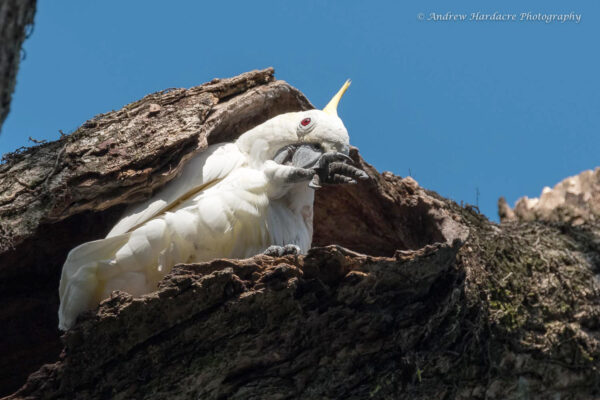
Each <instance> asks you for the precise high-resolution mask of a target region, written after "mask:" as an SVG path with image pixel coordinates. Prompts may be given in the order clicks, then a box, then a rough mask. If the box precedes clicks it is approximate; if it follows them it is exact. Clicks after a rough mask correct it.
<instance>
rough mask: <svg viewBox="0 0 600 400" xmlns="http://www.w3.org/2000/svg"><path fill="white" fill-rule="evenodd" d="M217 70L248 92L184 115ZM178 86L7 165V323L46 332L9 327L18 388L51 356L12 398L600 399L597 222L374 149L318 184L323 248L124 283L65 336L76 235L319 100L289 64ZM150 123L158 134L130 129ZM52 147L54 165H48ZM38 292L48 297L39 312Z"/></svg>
mask: <svg viewBox="0 0 600 400" xmlns="http://www.w3.org/2000/svg"><path fill="white" fill-rule="evenodd" d="M251 77H252V78H251ZM259 77H262V78H259ZM215 85H217V86H218V87H221V88H224V87H228V88H232V87H235V88H237V89H235V90H233V89H229V91H228V90H224V89H222V91H219V93H228V94H227V95H226V96H223V97H219V96H217V97H218V99H217V100H213V101H214V104H212V105H211V106H210V107H211V108H210V110H211V111H209V112H207V114H206V116H205V117H204V120H203V122H198V124H197V126H195V128H194V129H192V132H190V131H188V130H186V129H184V128H185V127H186V126H187V125H188V124H190V123H191V122H193V121H191V119H186V118H185V117H182V119H183V121H182V120H180V119H178V118H175V117H173V114H175V115H189V116H190V117H189V118H191V115H196V116H197V115H198V113H197V112H195V113H194V112H189V113H188V111H187V110H194V109H195V108H194V107H198V103H199V102H198V101H195V100H194V99H200V98H202V96H205V95H206V94H202V93H213V92H210V90H209V88H214V87H215ZM170 93H173V92H170ZM170 93H161V94H154V95H151V96H148V97H146V98H145V99H143V100H141V101H140V102H138V103H134V104H135V106H133V105H130V106H127V107H125V108H124V109H123V110H121V111H118V112H115V113H110V114H105V115H103V116H99V117H97V118H94V119H93V120H92V122H91V124H92V125H90V122H89V121H88V123H86V124H85V125H84V127H82V128H81V129H80V130H78V131H77V132H75V133H74V134H73V135H71V136H69V137H68V138H63V139H62V140H61V141H59V142H57V143H49V144H47V145H44V146H39V147H36V148H34V149H32V150H29V151H28V152H27V153H25V154H18V155H13V156H10V157H9V160H8V162H7V163H6V164H5V165H3V166H2V168H4V169H3V170H2V172H3V173H4V175H2V176H3V178H2V179H3V181H1V182H0V190H2V188H5V187H6V188H8V189H6V190H5V191H4V192H2V191H0V193H4V194H7V193H9V194H10V193H16V194H13V195H12V196H14V198H13V200H11V201H10V202H6V203H4V205H3V207H5V208H3V209H0V210H14V211H12V212H6V213H5V214H3V221H6V222H5V226H6V230H5V232H6V239H5V240H6V241H5V243H8V244H7V247H6V248H7V249H9V250H7V251H5V253H4V254H3V255H1V256H0V257H3V258H2V261H5V260H9V262H2V263H0V265H1V266H2V269H1V270H0V275H1V276H2V282H11V284H6V289H10V290H9V291H8V292H6V293H9V294H8V295H5V298H3V299H2V301H3V303H4V304H6V303H8V304H12V306H11V307H12V308H11V307H9V308H7V309H8V310H12V314H10V312H5V315H4V316H3V318H4V319H3V321H2V324H3V329H4V330H8V331H9V332H10V329H11V323H12V322H11V321H14V320H17V319H18V320H20V321H21V324H22V327H27V328H28V329H29V331H23V330H22V329H21V328H18V329H17V330H15V331H14V332H16V333H15V334H14V335H13V336H14V337H17V336H19V335H18V334H19V333H22V332H26V334H25V335H23V334H21V335H20V336H19V337H18V339H16V338H13V336H10V335H9V336H8V337H9V338H13V339H11V340H13V342H12V347H11V346H6V347H5V348H3V349H2V351H3V352H4V354H8V355H9V356H10V357H12V360H13V361H12V362H11V363H10V364H9V363H6V364H4V365H3V366H2V369H1V371H2V373H3V376H9V375H6V374H10V373H11V372H12V371H11V369H19V368H21V370H19V372H20V373H21V381H20V382H19V381H18V379H13V380H12V381H10V380H6V381H5V382H9V383H11V384H12V385H13V387H14V385H15V384H16V383H17V382H19V383H22V382H23V380H24V378H23V374H24V372H25V371H26V370H31V369H33V368H34V363H29V365H28V366H27V368H22V365H24V364H26V363H27V362H28V360H30V359H32V357H36V356H37V357H39V358H38V361H37V363H38V365H39V364H40V363H41V362H43V361H47V362H50V363H49V364H47V365H45V366H43V367H41V368H39V370H37V372H35V373H33V374H32V375H31V376H30V377H29V378H28V380H27V382H26V383H25V385H24V386H23V387H22V388H21V389H20V390H18V391H17V392H16V393H14V394H13V395H11V396H10V397H9V398H11V399H73V398H80V399H106V398H115V399H132V398H144V399H161V398H173V399H179V398H181V399H187V398H206V399H230V398H231V399H293V398H302V399H338V398H340V399H342V398H343V399H346V398H348V399H369V398H381V399H538V398H539V399H547V398H560V399H588V398H597V397H599V396H600V386H599V382H600V372H599V369H598V368H599V367H600V363H599V361H598V360H600V324H599V323H598V321H599V319H598V318H599V317H600V281H599V280H598V278H597V276H598V274H599V272H600V253H599V252H600V226H598V225H597V224H596V222H595V221H596V220H589V221H587V220H586V221H584V222H583V223H582V224H579V225H577V226H574V225H572V224H569V223H566V222H564V221H560V222H536V221H532V222H523V221H509V222H506V223H504V224H502V225H496V224H493V223H491V222H489V221H488V220H487V219H485V218H484V217H483V216H482V215H480V214H479V213H478V212H477V211H476V210H475V209H473V208H471V207H469V206H467V207H465V208H462V207H459V206H458V205H457V204H455V203H454V202H452V201H450V200H447V199H444V198H442V197H440V196H438V195H437V194H436V193H434V192H430V191H427V190H425V189H423V188H421V187H420V186H419V185H418V184H417V183H416V182H415V181H414V180H413V179H411V178H404V179H402V178H400V177H397V176H394V175H393V174H390V173H383V174H379V173H378V172H377V171H376V170H375V169H373V168H372V167H371V166H370V165H368V164H367V163H365V162H364V161H363V160H362V159H361V158H360V156H359V154H358V152H357V150H356V149H353V150H352V152H351V156H352V157H353V159H354V160H355V162H356V163H357V164H359V165H360V166H361V168H363V169H364V170H365V171H366V172H367V173H368V174H369V176H370V177H371V179H370V180H369V181H366V182H361V183H359V184H358V185H354V186H329V187H325V188H323V189H320V190H319V191H317V197H316V202H315V237H314V243H313V245H314V246H315V247H314V248H313V249H312V250H311V251H310V252H309V254H307V255H306V256H299V257H290V256H288V257H283V258H271V257H267V256H256V257H254V258H251V259H247V260H215V261H212V262H209V263H202V264H193V265H179V266H177V267H175V268H174V270H173V272H172V273H171V274H170V275H169V276H167V277H166V278H165V279H164V280H163V281H162V282H161V284H160V287H159V288H158V290H157V291H156V292H154V293H151V294H148V295H146V296H143V297H141V298H132V297H131V296H129V295H128V294H126V293H121V292H115V293H114V294H113V296H112V297H111V298H110V299H108V300H106V301H104V302H103V303H102V304H101V305H100V306H99V308H98V309H96V310H93V311H90V312H88V313H85V314H84V315H82V317H81V318H80V319H79V322H78V323H77V324H76V325H75V327H74V328H73V329H71V330H70V331H69V332H67V333H66V334H65V335H64V336H63V337H62V338H61V341H60V342H59V341H58V334H57V332H56V330H55V326H56V322H57V321H56V317H55V315H56V309H57V299H56V297H57V295H56V288H57V286H58V276H59V272H60V267H61V265H62V261H64V257H65V255H66V253H67V251H68V250H69V249H70V248H71V247H72V246H73V245H75V244H77V243H79V242H82V241H85V240H89V239H91V238H93V237H99V236H102V234H104V233H105V232H106V231H107V230H108V229H110V227H111V226H112V224H113V223H114V222H115V219H116V218H117V215H118V212H119V211H120V210H121V208H122V206H121V205H122V203H126V202H131V201H136V200H139V199H141V198H144V197H146V196H148V195H149V194H150V193H151V191H152V190H153V189H155V188H157V187H159V186H161V185H163V184H164V183H165V182H166V181H168V180H169V179H172V178H173V177H174V176H175V173H176V172H173V171H172V170H173V169H175V170H179V169H180V168H181V165H182V163H184V162H185V161H186V160H187V159H188V158H189V157H190V156H191V155H192V154H195V152H197V151H201V149H202V148H203V146H205V144H206V143H207V142H213V141H222V140H230V139H232V138H233V137H235V136H236V135H237V134H239V133H241V132H243V131H245V130H246V129H248V128H250V127H251V126H253V125H255V124H257V123H260V122H262V121H263V120H265V119H267V118H269V117H271V116H273V115H275V114H277V113H280V112H284V111H292V110H300V109H306V108H310V107H311V105H310V103H308V101H307V100H306V99H305V98H304V97H303V96H302V95H301V94H300V93H299V92H297V91H296V90H295V89H293V88H291V87H290V86H289V85H287V84H285V83H284V82H281V81H275V80H274V78H273V76H272V70H265V71H254V72H251V73H248V74H244V75H241V76H240V77H236V78H233V79H231V80H222V81H219V82H212V83H210V84H207V85H203V86H200V87H198V88H193V89H190V90H189V91H180V92H177V93H180V94H182V95H181V97H177V96H176V98H177V99H178V100H176V101H174V102H169V101H165V102H163V101H162V99H163V98H172V97H169V96H171V94H170ZM186 93H187V94H188V95H186ZM211 95H212V94H211ZM163 96H165V97H163ZM265 103H269V104H270V106H268V107H267V106H265V105H264V104H265ZM152 104H157V106H153V105H152ZM169 107H170V108H169ZM157 110H158V111H157ZM167 110H170V111H169V112H167ZM226 110H230V111H226ZM156 112H158V114H156ZM162 112H165V114H161V113H162ZM128 113H129V114H128ZM219 113H220V114H219ZM218 115H220V117H218ZM161 118H166V119H167V120H165V121H161ZM211 118H213V119H212V121H213V122H212V123H210V121H211ZM101 121H105V123H104V124H102V123H101ZM136 121H137V122H136ZM130 124H131V125H130ZM137 124H139V125H137ZM113 126H114V128H112V127H113ZM136 126H137V127H140V128H138V131H137V132H141V133H137V134H133V133H131V132H130V129H132V127H136ZM113 129H114V130H113ZM152 129H155V130H154V131H152ZM111 132H113V133H111ZM143 132H149V133H148V134H146V135H144V134H143ZM107 133H109V135H108V136H110V137H107V136H106V135H107ZM166 133H168V134H166ZM350 134H351V135H352V132H351V133H350ZM123 136H124V138H123V139H122V140H123V141H120V142H119V141H117V142H116V144H115V145H114V146H113V145H110V143H109V145H108V146H100V144H101V143H104V142H105V141H106V140H109V139H110V138H114V140H118V139H120V138H121V137H123ZM171 138H175V139H171ZM178 138H179V139H178ZM185 138H187V139H185ZM170 140H183V142H182V143H183V145H182V144H179V145H174V144H171V143H172V142H171V141H170ZM129 143H137V147H136V146H132V145H128V144H129ZM155 143H159V144H155ZM84 148H85V149H86V150H85V151H83V152H81V150H80V151H79V152H77V151H75V152H74V153H73V155H72V156H70V157H68V156H66V154H68V153H69V152H71V151H73V150H71V149H84ZM98 148H100V149H102V150H101V151H100V152H97V149H98ZM121 149H126V150H125V151H123V152H120V150H121ZM153 152H154V153H153ZM136 154H138V156H137V157H139V160H138V161H135V160H136ZM27 157H29V158H27ZM38 158H39V159H40V160H47V161H46V162H45V163H43V162H41V163H39V164H40V165H41V166H40V167H39V168H40V169H39V170H37V172H35V165H36V164H35V160H37V159H38ZM56 160H58V161H56ZM83 160H86V161H85V162H84V161H83ZM164 160H168V161H164ZM169 164H170V167H167V165H169ZM67 166H69V167H67ZM92 166H93V168H95V170H94V171H99V172H96V173H94V172H93V170H91V168H92ZM9 171H13V172H14V174H13V173H11V174H9V173H8V172H9ZM32 171H33V172H32ZM126 171H132V172H126ZM13 176H16V177H17V178H18V179H19V180H22V182H23V184H19V182H18V181H17V180H15V178H12V177H13ZM90 179H92V180H93V181H91V183H86V182H88V180H90ZM32 182H33V183H32ZM123 182H126V183H123ZM27 189H29V190H27ZM43 193H49V195H47V198H48V199H49V200H48V202H47V203H45V202H43V201H41V200H40V197H41V196H42V195H43ZM65 193H69V195H68V196H66V195H65ZM19 198H20V200H19ZM11 207H14V208H11ZM38 210H41V211H39V212H38ZM20 221H31V222H30V223H29V225H26V226H25V227H23V226H22V225H23V224H22V223H21V222H20ZM11 242H12V243H13V246H14V247H13V248H12V249H11V248H10V245H9V244H10V243H11ZM4 277H7V278H6V280H5V279H4ZM32 277H35V279H32ZM32 281H35V283H34V282H32ZM36 285H37V286H36ZM38 291H41V293H42V295H41V296H40V300H39V305H38V307H37V308H36V307H30V308H29V309H28V308H27V307H26V305H27V304H28V303H27V302H28V301H31V299H32V298H34V299H35V298H36V297H35V293H37V292H38ZM2 293H5V291H2ZM11 296H12V297H11ZM42 299H44V300H45V302H46V303H44V304H42ZM48 299H52V300H48ZM35 304H38V303H35ZM22 315H23V316H22ZM44 319H46V320H48V325H44V328H43V329H38V327H37V326H36V324H38V323H39V322H38V321H40V320H44ZM50 323H52V324H53V325H50ZM19 329H21V330H19ZM44 329H45V331H44ZM53 329H54V330H53ZM40 332H41V333H40ZM44 332H45V333H44ZM23 338H25V339H26V340H28V341H30V342H32V343H36V345H35V346H30V344H29V343H28V342H26V341H24V339H23ZM19 340H21V341H19ZM48 343H50V344H52V345H51V346H49V345H48ZM61 347H62V352H60V355H59V349H60V348H61ZM36 368H37V367H36Z"/></svg>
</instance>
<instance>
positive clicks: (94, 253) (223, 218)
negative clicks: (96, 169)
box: [59, 110, 348, 329]
mask: <svg viewBox="0 0 600 400" xmlns="http://www.w3.org/2000/svg"><path fill="white" fill-rule="evenodd" d="M307 117H308V118H310V119H314V120H316V121H318V122H319V123H320V125H319V126H320V129H314V130H311V131H310V132H309V131H305V130H303V129H304V128H302V129H300V131H298V129H299V128H298V126H299V125H298V124H299V121H301V120H302V119H303V118H307ZM298 132H300V133H298ZM344 135H345V136H344ZM336 138H337V139H336ZM338 139H339V140H338ZM298 142H314V143H320V144H321V145H322V148H323V149H324V150H325V151H329V150H335V149H337V150H338V151H343V150H344V149H346V150H347V147H348V141H347V133H346V131H345V128H344V127H343V124H341V121H340V120H339V118H337V117H335V118H330V117H327V116H325V115H324V114H323V112H321V111H316V110H311V111H307V112H304V113H288V114H283V115H281V116H278V117H275V118H272V119H271V120H269V121H267V122H265V123H264V124H262V125H259V126H257V127H256V128H254V129H251V130H250V131H248V132H246V133H244V134H243V135H242V136H240V138H239V139H238V140H237V141H236V142H235V143H225V144H218V145H212V146H209V147H208V149H207V150H206V151H204V152H203V153H201V154H199V155H197V156H196V157H194V158H193V159H191V160H190V161H189V162H188V163H187V164H186V166H185V168H184V169H183V171H182V173H181V175H180V176H178V177H177V178H176V179H174V180H172V181H171V182H170V183H168V184H167V185H166V186H165V187H164V188H162V189H161V190H159V191H158V192H157V193H156V194H155V195H154V196H153V197H152V198H151V199H149V200H147V201H145V202H143V203H141V204H138V205H135V206H132V207H130V208H129V209H128V210H127V211H126V212H125V214H124V216H123V218H122V219H121V220H120V221H119V222H118V223H117V224H116V225H115V227H114V228H113V229H112V230H111V231H110V233H109V234H108V236H107V237H106V238H105V239H101V240H96V241H93V242H89V243H84V244H82V245H80V246H78V247H76V248H74V249H73V250H72V251H71V252H70V253H69V255H68V257H67V260H66V262H65V265H64V266H63V271H62V276H61V282H60V288H59V292H60V299H61V304H60V309H59V327H60V328H61V329H68V328H69V327H71V326H72V324H73V323H74V322H75V319H76V317H77V315H78V314H79V313H81V312H82V311H84V310H86V309H89V308H91V307H94V306H95V305H96V304H98V302H100V301H101V300H102V299H103V298H106V297H108V296H109V295H110V293H111V292H112V291H113V290H124V291H127V292H129V293H131V294H132V295H135V296H137V295H141V294H143V293H147V292H149V291H151V290H153V289H155V288H156V285H157V283H158V282H159V281H160V280H161V279H162V278H163V277H164V275H165V274H167V273H169V272H170V271H171V269H172V267H173V266H174V265H175V264H177V263H186V262H202V261H208V260H211V259H215V258H245V257H250V256H253V255H255V254H257V253H260V252H262V251H264V250H265V249H266V248H267V247H269V246H270V245H273V244H277V245H282V246H283V245H286V244H296V245H298V246H299V247H300V249H301V251H302V252H306V251H308V249H309V248H310V245H311V240H312V212H313V202H314V191H313V190H312V189H310V188H308V186H307V185H308V181H307V182H300V183H294V181H291V180H290V179H289V177H290V176H291V173H292V172H293V169H294V168H295V167H291V166H286V165H281V164H278V163H276V162H274V161H272V158H273V157H274V156H275V154H276V153H277V151H279V150H280V149H281V148H283V147H284V146H287V145H289V144H293V143H298Z"/></svg>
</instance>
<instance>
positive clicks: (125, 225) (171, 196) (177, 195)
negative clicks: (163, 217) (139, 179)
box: [107, 143, 246, 238]
mask: <svg viewBox="0 0 600 400" xmlns="http://www.w3.org/2000/svg"><path fill="white" fill-rule="evenodd" d="M245 162H246V158H245V156H244V155H243V154H242V153H241V152H240V151H239V149H238V147H237V145H236V144H235V143H221V144H216V145H212V146H209V147H208V148H207V149H206V150H205V151H203V152H202V153H200V154H198V155H197V156H196V157H194V158H193V159H191V160H190V161H189V162H188V163H187V164H186V165H185V167H184V169H183V171H182V173H181V175H180V176H179V177H178V178H176V179H174V180H172V181H171V182H169V183H167V185H165V187H164V188H162V189H161V190H160V191H159V192H158V193H156V194H155V195H154V196H152V197H151V198H150V199H148V200H146V201H145V202H143V203H140V204H136V205H133V206H131V207H129V208H128V209H127V210H126V211H125V213H124V216H123V218H122V219H121V220H120V221H119V222H118V223H117V224H116V225H115V226H114V227H113V229H112V230H111V231H110V232H109V233H108V235H107V238H110V237H113V236H117V235H121V234H123V233H127V232H130V231H132V230H133V229H135V228H136V227H138V226H140V225H142V224H144V223H145V222H147V221H149V220H150V219H152V218H154V217H156V216H157V215H159V214H161V213H164V212H166V211H169V210H173V209H175V208H177V206H178V205H180V204H181V203H183V202H184V201H185V200H187V199H189V198H190V197H192V196H195V195H197V194H198V193H200V192H202V191H203V190H206V189H207V188H209V187H211V186H212V185H214V184H216V183H217V182H219V181H220V180H222V179H223V178H225V177H226V176H227V175H228V174H229V173H230V172H231V171H233V170H234V169H236V168H238V167H240V166H242V165H243V164H244V163H245Z"/></svg>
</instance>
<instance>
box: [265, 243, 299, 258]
mask: <svg viewBox="0 0 600 400" xmlns="http://www.w3.org/2000/svg"><path fill="white" fill-rule="evenodd" d="M263 254H264V255H267V256H271V257H283V256H287V255H294V256H297V255H298V254H300V247H298V246H296V245H295V244H286V245H285V246H277V245H272V246H269V247H268V248H267V249H266V250H265V251H264V252H263Z"/></svg>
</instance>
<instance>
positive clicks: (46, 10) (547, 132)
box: [0, 0, 600, 219]
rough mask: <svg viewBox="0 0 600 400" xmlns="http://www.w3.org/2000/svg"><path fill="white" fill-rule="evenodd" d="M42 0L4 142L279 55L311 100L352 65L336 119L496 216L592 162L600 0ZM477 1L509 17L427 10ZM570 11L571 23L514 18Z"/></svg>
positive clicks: (377, 149) (281, 72)
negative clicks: (455, 17) (440, 17)
mask: <svg viewBox="0 0 600 400" xmlns="http://www.w3.org/2000/svg"><path fill="white" fill-rule="evenodd" d="M38 3H39V5H38V13H37V15H36V17H35V30H34V33H33V35H32V36H31V38H30V39H29V40H27V42H26V43H25V50H26V58H25V60H24V61H23V62H22V64H21V70H20V72H19V76H18V83H17V88H16V93H15V96H14V100H13V103H12V111H11V113H10V115H9V117H8V119H7V121H6V122H5V124H4V127H3V129H2V133H1V134H0V152H1V153H5V152H7V151H12V150H14V149H16V148H18V147H20V146H27V145H30V144H31V143H28V140H27V138H28V137H29V136H31V137H33V138H35V139H47V140H53V139H56V138H58V136H59V133H58V130H59V129H62V130H63V131H65V132H70V131H72V130H74V129H76V128H77V127H78V126H79V125H80V124H82V123H83V122H84V121H85V120H87V119H89V118H90V117H92V116H94V115H95V114H99V113H102V112H106V111H109V110H112V109H119V108H121V107H122V106H123V105H125V104H127V103H129V102H132V101H134V100H136V99H139V98H141V97H142V96H144V95H146V94H148V93H151V92H154V91H157V90H161V89H165V88H168V87H191V86H195V85H198V84H200V83H203V82H205V81H208V80H210V79H212V78H214V77H228V76H233V75H236V74H239V73H241V72H244V71H247V70H251V69H257V68H265V67H267V66H274V67H275V71H276V76H277V78H279V79H283V80H286V81H288V82H289V83H291V84H292V85H293V86H295V87H297V88H299V89H300V90H302V91H303V92H304V93H305V94H306V95H307V96H308V98H309V99H310V100H311V101H312V102H313V104H315V105H316V106H317V107H322V106H323V105H324V104H325V103H326V102H327V100H329V98H330V97H331V95H332V94H333V93H334V92H335V91H336V90H337V89H338V88H339V86H340V85H341V84H342V83H343V82H344V80H345V79H346V78H351V79H352V82H353V83H352V86H351V88H350V90H349V91H348V92H347V94H346V96H345V97H344V99H343V101H342V103H341V105H340V116H341V117H342V119H343V120H344V122H345V123H346V126H347V127H348V130H349V132H350V138H351V142H352V143H353V144H354V145H356V146H357V147H359V148H360V150H361V153H362V154H363V156H364V157H365V158H366V160H367V161H369V162H370V163H372V164H374V165H375V166H376V167H377V168H378V169H379V170H380V171H384V170H389V171H393V172H394V173H396V174H398V175H401V176H406V175H408V174H409V171H410V173H411V174H412V176H413V177H414V178H415V179H416V180H417V181H418V182H419V183H420V184H421V185H423V186H424V187H426V188H428V189H432V190H435V191H437V192H439V193H440V194H442V195H444V196H447V197H450V198H453V199H455V200H457V201H461V200H463V201H465V202H468V203H471V204H474V203H475V202H476V191H477V189H478V190H479V193H480V195H479V206H480V208H481V210H482V211H483V212H484V213H485V214H486V215H488V216H489V217H491V218H493V219H497V217H496V201H497V199H498V197H499V196H500V195H504V196H506V197H507V199H508V201H509V203H510V204H513V203H514V201H515V200H516V199H517V198H518V197H520V196H522V195H529V196H537V195H539V193H540V191H541V190H542V188H543V187H544V186H546V185H548V186H553V185H554V184H555V183H557V182H558V181H559V180H561V179H562V178H564V177H566V176H569V175H573V174H576V173H578V172H580V171H582V170H584V169H589V168H593V167H595V166H597V165H599V164H600V162H599V149H600V93H599V90H600V51H599V48H598V40H599V38H600V6H599V5H598V4H599V3H597V2H592V1H587V2H582V1H571V2H565V1H544V2H537V5H532V4H531V3H533V2H529V3H530V5H522V4H523V3H524V2H522V1H495V2H489V1H481V0H478V1H447V0H446V1H426V2H423V1H412V2H407V1H397V0H395V1H386V2H384V1H373V2H367V1H323V0H319V1H293V2H292V1H281V0H273V1H252V2H250V1H237V2H234V1H210V2H200V1H194V2H193V1H173V2H168V3H167V2H164V1H148V0H146V1H104V2H92V1H75V0H71V1H49V0H39V1H38ZM167 4H168V5H167ZM492 4H493V5H492ZM478 11H479V12H481V13H493V12H495V11H498V12H500V13H509V14H517V19H518V20H517V21H464V22H459V21H457V22H450V21H428V20H427V19H428V18H429V17H430V13H432V12H434V13H438V14H446V13H447V12H452V13H465V14H467V17H468V18H469V17H470V14H471V13H472V12H478ZM572 11H573V12H575V13H577V14H581V22H580V23H579V24H577V23H575V22H565V23H560V22H553V23H550V24H547V23H544V22H539V21H520V20H519V19H520V17H521V15H520V14H521V13H523V12H531V13H532V14H535V13H538V12H541V13H552V14H556V13H569V12H572ZM419 13H424V14H425V16H424V18H425V20H423V21H421V20H419V18H418V17H419Z"/></svg>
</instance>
